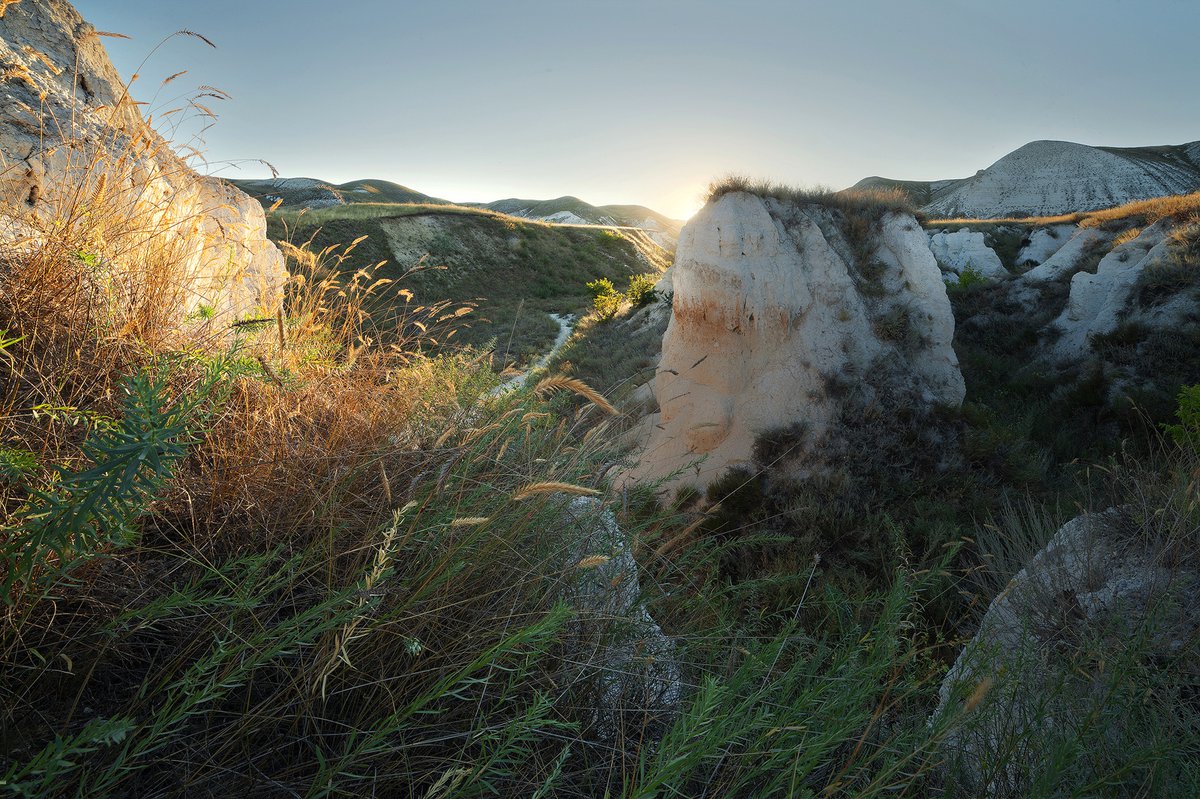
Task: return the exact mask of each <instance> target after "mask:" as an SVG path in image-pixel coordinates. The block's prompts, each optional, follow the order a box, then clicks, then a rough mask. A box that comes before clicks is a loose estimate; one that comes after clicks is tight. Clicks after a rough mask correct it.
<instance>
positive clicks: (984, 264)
mask: <svg viewBox="0 0 1200 799" xmlns="http://www.w3.org/2000/svg"><path fill="white" fill-rule="evenodd" d="M929 249H930V250H931V251H932V252H933V257H934V258H935V259H936V260H937V263H938V266H940V267H941V268H942V279H943V280H945V281H946V282H947V283H951V284H953V283H957V282H958V281H959V278H960V277H961V276H962V274H963V272H966V271H967V270H971V271H972V272H974V273H975V274H976V275H978V276H979V277H982V278H986V279H987V280H1001V279H1003V278H1006V277H1008V270H1007V269H1005V268H1004V264H1003V263H1001V262H1000V256H999V255H996V251H995V250H993V249H992V248H991V247H989V246H988V245H987V243H986V242H985V241H984V235H983V233H980V232H977V231H972V230H970V229H969V228H962V229H961V230H954V231H949V230H940V231H938V232H937V233H932V234H930V236H929Z"/></svg>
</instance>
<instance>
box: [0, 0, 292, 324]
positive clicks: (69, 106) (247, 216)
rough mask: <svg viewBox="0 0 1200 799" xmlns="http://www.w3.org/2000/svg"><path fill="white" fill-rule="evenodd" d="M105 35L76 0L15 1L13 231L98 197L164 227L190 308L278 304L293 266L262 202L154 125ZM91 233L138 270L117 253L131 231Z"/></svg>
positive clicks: (2, 145) (9, 197)
mask: <svg viewBox="0 0 1200 799" xmlns="http://www.w3.org/2000/svg"><path fill="white" fill-rule="evenodd" d="M100 42H101V40H100V38H99V37H98V36H97V35H96V31H95V28H93V27H92V26H91V25H89V24H88V23H86V22H84V20H83V19H82V18H81V17H80V16H79V14H78V13H77V12H76V11H75V9H74V8H72V7H71V5H70V4H69V3H67V2H65V0H22V2H19V3H17V4H15V5H7V6H5V7H4V14H3V16H2V17H0V59H3V62H4V63H5V64H6V65H7V74H8V75H9V76H11V77H9V79H7V80H6V81H5V82H4V83H3V86H2V88H0V93H3V105H2V106H0V227H4V228H6V229H7V230H8V231H9V233H8V234H6V237H7V238H10V239H11V238H13V237H14V236H13V233H12V231H17V230H20V231H35V232H36V231H42V230H46V229H47V227H48V226H49V225H50V224H51V223H52V220H53V219H55V218H61V217H62V216H63V215H64V209H66V208H70V207H73V208H76V209H78V208H79V203H81V202H82V203H87V202H94V203H96V204H97V205H100V206H103V207H104V208H105V210H106V211H109V210H111V211H112V212H113V213H112V214H110V215H111V216H113V217H114V218H116V219H119V220H123V223H124V224H126V225H132V226H136V227H137V228H138V229H139V230H149V231H155V234H154V235H155V236H157V237H158V238H157V239H156V240H155V242H154V245H153V246H154V247H155V248H156V249H159V250H167V251H170V252H172V253H174V260H175V262H176V263H178V264H179V275H178V276H179V278H180V280H181V282H182V283H183V284H185V287H186V290H185V291H184V292H182V293H183V294H185V295H186V296H183V297H181V299H180V302H181V304H182V305H183V306H184V307H183V308H181V309H180V310H181V314H182V313H186V311H188V310H191V309H193V308H195V307H196V306H198V305H200V304H201V303H203V304H206V305H208V306H210V307H211V308H212V309H213V310H214V311H215V312H216V313H217V314H218V316H221V317H224V318H226V319H227V320H228V321H232V318H231V317H237V316H244V315H247V314H252V313H258V312H261V311H262V310H264V309H267V308H269V307H272V306H273V305H274V303H275V302H276V301H277V298H278V295H279V292H280V290H281V287H282V284H283V282H284V281H285V280H286V279H287V271H286V269H285V268H284V262H283V256H282V254H281V253H280V252H279V250H278V249H277V248H276V247H275V245H274V244H272V243H271V242H270V241H268V240H267V239H266V237H265V231H266V221H265V218H264V215H263V210H262V208H261V206H260V205H259V204H258V203H257V202H255V201H254V200H252V199H250V198H249V197H247V196H246V195H245V194H243V193H242V192H241V191H239V190H237V189H236V188H233V187H232V186H230V185H229V184H227V183H226V182H224V181H221V180H217V179H214V178H205V177H202V176H200V175H197V174H196V173H195V172H193V171H192V170H191V169H190V168H188V166H187V165H186V164H185V163H184V162H183V161H182V160H181V159H180V158H179V157H177V156H176V155H175V154H174V153H173V152H172V151H171V150H170V148H169V147H168V146H167V145H166V144H165V143H164V142H163V141H162V139H161V138H160V137H159V136H158V135H157V134H156V133H154V131H153V130H151V129H150V128H149V127H148V126H147V125H145V124H144V123H143V121H142V119H141V116H140V114H139V112H138V110H137V106H136V105H134V103H133V101H132V100H131V99H130V98H129V96H128V94H127V93H126V90H125V87H124V85H123V84H122V83H121V80H120V78H119V77H118V75H117V73H116V70H114V69H113V66H112V64H111V63H110V62H109V60H108V56H107V54H106V53H105V52H104V48H103V46H102V45H101V43H100ZM80 187H87V188H86V189H84V190H83V191H81V190H80ZM98 216H99V215H97V217H98ZM85 224H99V223H90V222H89V223H85ZM35 235H36V233H35ZM89 235H90V237H91V238H92V239H93V240H94V241H92V242H89V243H88V245H87V246H88V247H89V248H90V249H92V250H94V252H92V253H90V254H93V255H96V256H99V257H100V259H101V260H102V262H103V263H105V264H107V265H109V266H111V267H112V268H113V269H114V270H117V271H120V270H121V269H123V268H125V267H127V266H128V267H129V268H134V269H136V268H137V266H136V265H135V264H123V263H122V260H123V259H124V258H134V259H136V258H138V257H139V256H138V255H136V254H131V253H117V252H108V251H106V250H105V246H104V243H105V241H107V240H110V239H113V238H117V237H119V234H117V233H116V232H114V231H112V230H100V229H96V230H92V231H89ZM181 318H182V316H181Z"/></svg>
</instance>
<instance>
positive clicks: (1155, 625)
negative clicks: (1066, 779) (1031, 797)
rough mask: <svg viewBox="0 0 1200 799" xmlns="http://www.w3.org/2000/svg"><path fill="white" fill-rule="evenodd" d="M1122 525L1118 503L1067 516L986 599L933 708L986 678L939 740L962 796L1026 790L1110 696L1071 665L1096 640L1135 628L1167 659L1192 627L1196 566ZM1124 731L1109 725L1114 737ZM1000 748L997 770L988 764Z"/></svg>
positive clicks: (1197, 620) (1197, 597)
mask: <svg viewBox="0 0 1200 799" xmlns="http://www.w3.org/2000/svg"><path fill="white" fill-rule="evenodd" d="M1131 529H1133V528H1130V524H1129V522H1128V520H1126V519H1124V518H1123V517H1122V514H1121V513H1120V512H1118V511H1116V510H1109V511H1106V512H1105V513H1101V514H1093V515H1084V516H1080V517H1078V518H1076V519H1074V520H1072V521H1070V522H1068V523H1067V524H1065V525H1063V527H1062V528H1061V529H1060V530H1059V531H1058V532H1057V533H1056V534H1055V535H1054V537H1053V538H1052V539H1051V540H1050V542H1049V543H1048V544H1047V545H1046V546H1045V547H1044V548H1043V549H1042V550H1041V551H1039V552H1038V553H1037V554H1036V555H1035V556H1034V557H1033V558H1032V559H1031V560H1030V561H1029V562H1028V563H1027V564H1026V566H1025V568H1023V569H1022V570H1021V571H1020V572H1019V573H1018V574H1017V575H1016V576H1015V577H1013V578H1012V580H1011V581H1010V582H1009V584H1008V587H1007V588H1005V589H1004V591H1003V592H1001V593H1000V595H999V596H997V597H996V598H995V599H994V600H993V601H992V603H991V605H990V606H989V607H988V610H987V613H986V614H985V615H984V618H983V621H982V623H981V625H980V628H979V631H978V633H976V635H975V637H974V638H973V639H972V640H971V642H970V643H969V644H968V645H967V646H966V647H965V648H964V649H963V651H962V653H961V654H960V655H959V657H958V659H957V660H956V661H955V663H954V666H953V667H952V668H951V669H950V671H949V673H948V674H947V675H946V678H945V680H944V681H943V683H942V686H941V690H940V701H939V705H938V709H937V711H936V713H935V717H936V716H939V715H941V714H943V713H947V712H951V713H955V712H958V711H959V709H960V708H961V707H962V705H963V703H964V702H965V701H966V700H967V697H968V696H970V695H971V694H972V693H974V692H975V691H976V689H977V688H978V687H979V686H980V685H981V684H983V683H984V681H991V682H990V683H988V684H990V685H992V687H991V689H990V691H989V692H987V693H986V694H985V695H984V698H983V702H982V704H980V705H979V706H978V707H976V708H975V709H974V710H973V711H971V713H969V714H968V715H967V716H966V718H965V719H964V722H965V723H964V724H963V725H962V726H960V727H956V728H953V729H951V732H950V734H949V736H948V737H947V739H946V742H945V747H946V750H947V753H948V754H949V755H950V758H951V761H952V763H954V764H955V765H956V766H957V768H958V770H959V772H960V774H959V776H960V778H961V779H965V780H966V782H967V784H966V785H961V786H958V787H959V788H962V789H967V790H969V791H970V793H969V794H966V793H964V794H962V795H971V796H1005V797H1007V796H1022V795H1026V791H1028V789H1029V781H1030V777H1031V775H1035V774H1037V773H1038V772H1039V770H1040V769H1041V768H1043V765H1042V764H1043V763H1044V761H1045V759H1046V758H1047V756H1048V750H1049V744H1051V743H1052V742H1053V741H1055V740H1056V739H1058V738H1059V737H1060V736H1061V737H1062V738H1063V739H1065V740H1070V738H1071V736H1072V735H1074V734H1075V731H1076V730H1077V729H1079V725H1080V723H1081V722H1083V720H1084V719H1085V718H1088V715H1089V713H1092V712H1094V711H1096V709H1097V708H1098V706H1100V705H1102V704H1103V703H1106V702H1109V701H1112V700H1111V695H1110V693H1109V691H1111V690H1112V686H1111V685H1107V684H1106V679H1107V680H1108V681H1109V682H1111V680H1112V679H1113V678H1112V677H1107V678H1106V675H1105V671H1104V669H1103V668H1101V669H1099V670H1096V671H1094V673H1088V672H1087V671H1085V670H1084V669H1080V668H1072V667H1071V666H1070V665H1069V664H1071V662H1072V658H1080V657H1082V659H1083V660H1085V661H1086V659H1087V656H1085V655H1084V653H1086V652H1089V651H1092V650H1090V649H1089V647H1094V646H1096V645H1097V641H1098V640H1099V641H1106V642H1108V644H1107V645H1110V646H1111V645H1113V644H1116V643H1117V642H1120V641H1122V640H1137V639H1139V637H1140V636H1141V635H1145V636H1146V637H1145V639H1144V641H1145V643H1144V644H1142V645H1144V646H1145V647H1146V648H1147V650H1149V651H1150V652H1151V653H1153V654H1154V655H1158V656H1161V657H1163V658H1170V657H1171V655H1172V653H1177V652H1179V651H1181V650H1182V648H1183V647H1184V646H1185V645H1186V644H1187V643H1188V642H1189V641H1190V640H1193V639H1194V637H1195V635H1196V634H1197V632H1198V631H1200V592H1198V591H1197V588H1200V581H1198V576H1197V573H1196V571H1195V569H1194V566H1192V567H1189V566H1187V565H1186V563H1183V564H1180V565H1176V566H1170V565H1168V564H1169V560H1170V559H1168V558H1166V557H1164V553H1163V551H1162V548H1163V547H1164V546H1166V545H1165V544H1164V543H1162V542H1160V543H1159V544H1158V548H1156V547H1155V543H1154V541H1153V539H1154V536H1153V535H1150V534H1148V533H1146V531H1136V532H1133V533H1132V534H1131ZM1147 625H1149V627H1147ZM1118 648H1119V647H1118ZM1073 653H1074V654H1073ZM1091 657H1092V658H1093V660H1094V659H1095V658H1096V657H1101V658H1102V657H1103V655H1101V654H1100V653H1096V654H1093V655H1091ZM1101 662H1103V660H1102V661H1101ZM1113 671H1114V673H1116V674H1120V671H1119V669H1114V670H1113ZM1143 699H1144V698H1143V697H1140V696H1139V697H1137V698H1136V700H1135V701H1137V702H1138V703H1139V704H1140V703H1141V701H1143ZM1109 715H1110V716H1111V715H1113V713H1112V712H1110V713H1109ZM1116 721H1117V722H1118V723H1119V722H1120V721H1122V719H1116ZM1125 732H1126V731H1123V730H1120V729H1112V730H1111V734H1112V741H1113V742H1114V743H1115V742H1116V741H1118V740H1119V738H1120V736H1121V735H1122V734H1125ZM1005 744H1009V745H1012V744H1015V745H1016V747H1017V749H1016V751H1006V750H1004V749H1002V747H1003V746H1004V745H1005ZM1001 752H1003V753H1004V756H1006V757H1007V758H1008V761H1007V763H1006V764H1005V765H1004V767H998V766H997V760H998V759H999V757H1000V756H1001V754H1000V753H1001Z"/></svg>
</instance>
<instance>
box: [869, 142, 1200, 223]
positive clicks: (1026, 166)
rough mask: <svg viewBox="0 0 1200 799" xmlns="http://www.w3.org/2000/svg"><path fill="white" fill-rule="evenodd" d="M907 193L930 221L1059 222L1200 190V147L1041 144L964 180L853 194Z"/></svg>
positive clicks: (878, 183)
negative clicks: (1024, 219)
mask: <svg viewBox="0 0 1200 799" xmlns="http://www.w3.org/2000/svg"><path fill="white" fill-rule="evenodd" d="M881 187H883V188H886V187H897V188H900V189H903V190H904V191H905V192H906V193H908V194H909V196H910V197H912V198H913V200H914V201H915V202H916V203H917V204H918V205H920V206H922V208H921V210H922V211H924V212H925V213H926V214H928V215H929V216H931V217H935V218H954V217H966V218H972V219H994V218H997V217H1006V216H1054V215H1058V214H1069V213H1075V212H1078V211H1095V210H1099V209H1101V208H1111V207H1112V206H1116V205H1123V204H1125V203H1128V202H1132V201H1134V200H1145V199H1150V198H1152V197H1165V196H1167V195H1172V194H1188V193H1191V192H1194V191H1200V141H1196V142H1191V143H1188V144H1180V145H1166V146H1161V147H1092V146H1089V145H1086V144H1076V143H1074V142H1065V141H1035V142H1030V143H1029V144H1026V145H1025V146H1023V147H1020V148H1018V149H1016V150H1014V151H1013V152H1011V153H1009V154H1008V155H1006V156H1004V157H1003V158H1001V159H1000V160H999V161H997V162H996V163H994V164H992V165H991V166H989V167H988V168H987V169H983V170H980V171H979V172H978V173H976V174H975V176H974V177H969V178H963V179H961V180H938V181H911V180H910V181H901V180H891V179H888V178H880V177H870V178H864V179H863V180H860V181H859V182H858V183H856V184H855V185H854V188H881Z"/></svg>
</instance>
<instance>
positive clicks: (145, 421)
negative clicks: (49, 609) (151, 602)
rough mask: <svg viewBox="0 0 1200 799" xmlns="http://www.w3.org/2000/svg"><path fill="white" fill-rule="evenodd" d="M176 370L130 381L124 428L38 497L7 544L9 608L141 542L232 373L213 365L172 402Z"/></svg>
mask: <svg viewBox="0 0 1200 799" xmlns="http://www.w3.org/2000/svg"><path fill="white" fill-rule="evenodd" d="M177 365H178V360H177V359H170V358H164V359H161V360H160V361H159V362H158V363H156V364H155V365H154V366H153V367H151V368H149V369H145V370H142V371H140V372H138V373H137V374H135V375H133V376H132V377H130V378H128V379H127V380H126V382H125V386H124V390H125V400H124V403H123V412H122V414H121V418H120V420H119V421H117V422H116V423H115V424H113V425H112V426H108V425H95V426H93V429H92V432H91V434H90V435H89V436H88V438H87V440H86V441H85V443H84V445H83V453H84V455H85V456H86V457H87V458H88V460H90V461H91V462H92V464H93V465H92V466H91V467H90V468H87V469H84V470H82V471H78V472H70V471H68V470H66V469H64V468H62V467H59V469H58V470H57V471H58V474H57V479H56V481H55V482H54V483H53V485H52V487H51V488H48V489H34V490H32V492H31V497H30V500H29V502H28V503H27V504H26V506H25V507H24V508H23V510H22V511H20V512H18V514H17V516H16V520H17V525H16V526H15V528H14V530H13V534H12V535H10V536H8V537H7V538H6V540H5V541H4V544H3V549H2V551H3V555H4V558H5V561H6V562H7V564H8V566H9V568H8V570H7V572H6V574H5V578H4V592H5V594H4V595H5V600H6V602H8V603H12V602H13V601H15V598H16V595H17V594H16V592H15V591H14V588H15V587H16V586H18V585H20V586H21V587H23V588H24V589H26V590H28V589H30V588H33V587H47V586H49V585H51V584H53V582H54V581H56V580H57V579H59V578H61V577H63V576H65V575H66V574H67V573H68V572H69V571H70V570H71V569H72V568H73V567H74V566H76V565H78V563H80V562H82V561H85V560H87V559H89V558H90V557H91V556H93V555H94V554H96V553H97V552H98V551H100V550H101V549H103V548H104V547H106V546H110V545H121V544H126V543H128V542H130V541H131V540H132V539H133V538H134V537H135V527H134V524H135V522H136V521H137V519H138V517H139V516H141V515H142V514H143V513H144V512H145V510H146V508H147V507H148V506H149V504H150V503H151V502H152V501H153V500H154V499H155V497H156V496H157V495H158V493H159V491H160V490H161V488H162V486H163V485H164V484H165V483H166V481H167V480H168V479H170V477H171V475H172V473H173V472H174V469H175V466H176V464H178V462H179V461H181V460H182V459H183V458H184V457H185V456H186V455H187V452H188V447H189V446H190V445H191V444H193V443H195V442H196V440H197V439H196V430H197V429H198V428H199V427H200V426H202V424H203V421H204V418H205V417H206V416H207V414H208V413H209V412H210V411H211V408H212V405H213V403H214V400H216V399H217V387H218V384H219V383H220V381H221V379H222V377H223V376H224V375H225V372H226V368H225V361H224V359H213V360H211V361H209V362H208V363H207V364H206V365H205V368H204V372H203V375H202V377H201V379H200V382H199V384H198V385H197V386H196V388H194V389H192V390H191V391H189V392H186V393H183V394H182V395H180V396H178V397H177V398H175V399H174V401H172V400H171V398H170V394H171V389H170V384H169V376H170V374H171V372H172V369H173V368H174V367H177Z"/></svg>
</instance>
